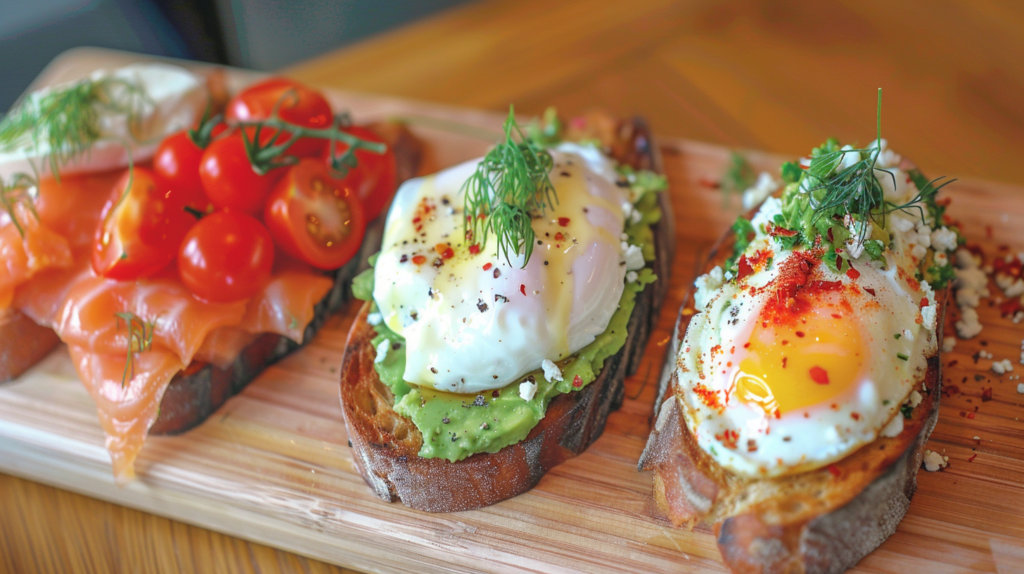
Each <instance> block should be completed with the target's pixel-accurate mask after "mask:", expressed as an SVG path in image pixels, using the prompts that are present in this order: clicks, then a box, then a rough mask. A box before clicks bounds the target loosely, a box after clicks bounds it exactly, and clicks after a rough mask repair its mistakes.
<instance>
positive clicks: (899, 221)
mask: <svg viewBox="0 0 1024 574" xmlns="http://www.w3.org/2000/svg"><path fill="white" fill-rule="evenodd" d="M892 227H893V229H895V230H896V231H899V232H900V233H906V232H908V231H910V230H911V229H913V228H914V221H913V220H912V219H908V218H907V217H905V216H903V215H902V214H898V213H897V214H893V216H892Z"/></svg>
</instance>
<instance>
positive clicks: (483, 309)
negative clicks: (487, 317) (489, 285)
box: [476, 299, 487, 313]
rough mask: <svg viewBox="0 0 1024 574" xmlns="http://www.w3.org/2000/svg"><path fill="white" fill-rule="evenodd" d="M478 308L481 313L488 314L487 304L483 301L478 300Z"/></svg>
mask: <svg viewBox="0 0 1024 574" xmlns="http://www.w3.org/2000/svg"><path fill="white" fill-rule="evenodd" d="M476 308H477V309H480V312H481V313H486V312H487V303H484V300H483V299H477V300H476Z"/></svg>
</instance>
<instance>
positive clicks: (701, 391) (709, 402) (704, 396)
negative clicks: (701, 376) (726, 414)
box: [693, 383, 722, 411]
mask: <svg viewBox="0 0 1024 574" xmlns="http://www.w3.org/2000/svg"><path fill="white" fill-rule="evenodd" d="M693 392H694V393H696V395H697V396H698V397H700V400H701V402H702V403H704V405H705V406H706V407H708V408H709V409H715V410H719V411H720V410H721V409H722V403H721V402H720V401H719V400H718V391H712V390H711V389H709V388H707V387H705V386H704V385H703V384H702V383H697V384H696V385H694V386H693Z"/></svg>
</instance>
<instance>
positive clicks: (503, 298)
mask: <svg viewBox="0 0 1024 574" xmlns="http://www.w3.org/2000/svg"><path fill="white" fill-rule="evenodd" d="M498 301H501V302H502V303H508V297H506V296H504V295H498V294H497V293H495V294H494V302H495V303H497V302H498Z"/></svg>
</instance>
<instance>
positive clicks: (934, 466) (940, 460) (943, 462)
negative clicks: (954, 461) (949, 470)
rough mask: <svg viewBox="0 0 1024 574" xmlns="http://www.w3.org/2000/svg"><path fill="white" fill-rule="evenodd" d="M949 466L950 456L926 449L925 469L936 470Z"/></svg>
mask: <svg viewBox="0 0 1024 574" xmlns="http://www.w3.org/2000/svg"><path fill="white" fill-rule="evenodd" d="M947 466H949V457H948V456H942V455H941V454H939V453H937V452H935V451H933V450H926V451H924V469H925V470H927V471H928V472H935V471H937V470H941V469H943V468H946V467H947Z"/></svg>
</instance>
